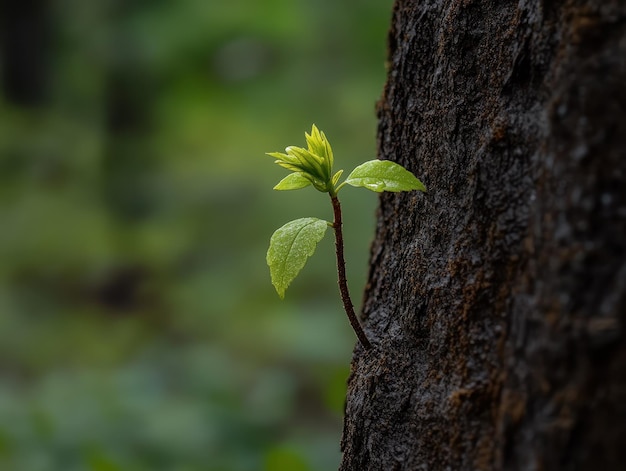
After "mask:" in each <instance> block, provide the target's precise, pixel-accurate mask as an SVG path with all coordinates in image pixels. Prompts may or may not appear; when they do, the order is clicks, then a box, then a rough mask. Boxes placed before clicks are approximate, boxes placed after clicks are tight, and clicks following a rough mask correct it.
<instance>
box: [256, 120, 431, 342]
mask: <svg viewBox="0 0 626 471" xmlns="http://www.w3.org/2000/svg"><path fill="white" fill-rule="evenodd" d="M304 135H305V137H306V142H307V149H304V148H302V147H294V146H289V147H287V148H286V149H285V153H284V154H283V153H281V152H269V153H268V154H267V155H269V156H272V157H275V158H276V159H277V160H276V162H275V163H277V164H278V165H280V166H281V167H284V168H286V169H287V170H290V171H291V172H292V173H290V174H289V175H287V176H286V177H285V178H283V179H282V180H281V181H280V182H279V183H278V185H276V186H275V187H274V189H275V190H299V189H301V188H306V187H307V186H313V187H314V188H315V189H316V190H318V191H321V192H322V193H328V194H329V196H330V200H331V203H332V207H333V213H334V220H333V222H332V223H331V222H328V221H325V220H323V219H317V218H301V219H296V220H294V221H291V222H288V223H287V224H285V225H284V226H283V227H281V228H280V229H278V230H276V232H274V234H273V235H272V238H271V240H270V247H269V249H268V251H267V264H268V266H269V267H270V275H271V277H272V284H273V285H274V287H275V288H276V292H277V293H278V295H279V296H280V297H281V298H284V297H285V291H286V290H287V287H288V286H289V285H290V284H291V282H292V281H293V280H294V279H295V278H296V276H297V275H298V273H299V272H300V270H302V268H303V267H304V265H305V263H306V261H307V259H308V257H310V256H311V255H313V253H314V252H315V248H316V246H317V244H318V242H319V241H320V240H322V239H323V238H324V234H325V233H326V229H327V228H329V227H332V228H333V230H334V231H335V251H336V254H337V274H338V278H339V292H340V293H341V300H342V302H343V307H344V309H345V311H346V314H347V315H348V319H349V320H350V324H351V325H352V328H353V329H354V332H355V334H356V336H357V337H358V339H359V341H360V342H361V344H362V345H363V346H364V347H365V348H366V349H370V348H371V347H372V345H371V343H370V341H369V340H368V338H367V336H366V335H365V332H363V329H362V327H361V325H360V324H359V321H358V319H357V316H356V314H355V313H354V306H353V304H352V300H351V299H350V292H349V291H348V281H347V280H346V262H345V260H344V255H343V232H342V221H341V205H340V203H339V199H338V198H337V193H339V190H341V189H342V188H343V187H344V186H346V185H350V186H355V187H362V188H367V189H368V190H371V191H375V192H377V193H380V192H383V191H394V192H397V191H411V190H419V191H426V187H425V186H424V184H423V183H422V182H421V181H419V180H418V179H417V178H416V177H415V175H413V174H412V173H411V172H409V171H408V170H407V169H405V168H404V167H402V166H401V165H398V164H397V163H394V162H391V161H388V160H370V161H368V162H365V163H363V164H361V165H359V166H357V167H356V168H355V169H354V170H353V171H352V172H351V173H350V175H348V177H347V178H346V179H345V180H344V181H343V182H342V183H339V179H340V178H341V175H342V173H343V170H339V171H337V172H336V173H333V163H334V158H333V150H332V148H331V147H330V143H329V142H328V139H326V136H325V135H324V133H323V132H321V131H320V130H319V129H317V127H316V126H315V125H313V127H312V129H311V134H307V133H305V134H304Z"/></svg>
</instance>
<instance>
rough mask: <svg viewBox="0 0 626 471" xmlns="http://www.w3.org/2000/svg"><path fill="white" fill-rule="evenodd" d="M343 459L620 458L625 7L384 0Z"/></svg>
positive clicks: (426, 464) (624, 358)
mask: <svg viewBox="0 0 626 471" xmlns="http://www.w3.org/2000/svg"><path fill="white" fill-rule="evenodd" d="M378 115H379V130H378V144H379V157H380V158H381V159H389V160H393V161H396V162H398V163H400V164H402V165H404V166H406V167H407V168H408V169H409V170H411V171H412V172H414V173H415V174H416V175H417V176H418V177H419V178H420V179H422V181H424V182H425V184H426V186H427V187H428V190H429V191H428V193H427V194H422V193H419V192H412V193H400V194H382V196H381V198H380V206H379V210H378V224H377V230H376V238H375V240H374V242H373V245H372V252H371V271H370V274H369V279H368V284H367V286H366V290H365V298H364V305H363V312H362V317H363V319H364V324H365V327H366V330H367V332H368V337H369V338H370V340H371V341H372V344H373V345H374V348H373V349H372V350H370V351H365V350H364V349H362V348H361V347H360V346H358V345H357V347H356V349H355V353H354V357H353V363H352V373H351V375H350V378H349V382H348V398H347V405H346V416H345V423H344V434H343V438H342V449H343V452H344V455H343V460H342V463H341V467H340V469H341V470H343V471H365V470H384V471H391V470H443V469H449V470H457V469H458V470H586V469H594V470H617V469H620V470H621V469H625V467H626V337H625V334H624V329H625V328H626V325H625V323H626V186H625V182H626V178H625V176H626V155H625V148H626V4H625V2H624V1H618V0H580V1H558V0H543V1H541V0H521V1H519V2H501V1H497V0H492V1H488V0H475V1H472V0H463V1H462V0H426V1H419V2H418V1H416V0H397V1H396V4H395V6H394V12H393V17H392V23H391V30H390V34H389V71H388V79H387V84H386V86H385V90H384V93H383V96H382V98H381V101H380V103H379V106H378Z"/></svg>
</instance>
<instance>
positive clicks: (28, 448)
mask: <svg viewBox="0 0 626 471" xmlns="http://www.w3.org/2000/svg"><path fill="white" fill-rule="evenodd" d="M391 3H392V2H391V0H384V1H380V0H351V1H340V2H337V1H335V0H315V1H313V0H265V1H253V0H229V1H226V2H218V1H210V0H209V1H207V0H176V1H173V0H170V1H167V0H151V1H148V0H126V1H122V0H90V1H88V2H85V1H79V0H49V1H46V0H28V1H20V2H18V1H14V2H10V1H8V2H3V5H2V7H0V8H1V9H2V10H1V15H0V21H1V28H0V54H1V55H0V59H1V64H2V65H1V70H0V72H1V87H2V89H1V91H2V93H1V96H0V106H1V113H0V224H1V226H0V227H1V231H0V262H1V263H0V469H2V470H7V471H83V470H87V471H159V470H168V471H169V470H171V471H200V470H202V471H206V470H219V471H240V470H241V471H244V470H272V471H274V470H277V471H280V470H284V471H307V470H312V471H313V470H320V471H321V470H324V471H326V470H330V469H337V466H338V463H339V458H340V452H339V440H340V435H341V425H342V413H343V401H344V394H345V387H346V386H345V381H346V378H347V375H348V372H349V364H350V359H351V351H352V347H353V346H354V343H355V338H354V335H353V333H352V331H351V330H350V327H349V324H348V321H347V319H346V317H345V314H344V313H343V310H342V308H341V303H340V299H339V294H338V290H337V285H336V275H335V265H334V263H335V261H334V254H333V246H332V237H327V238H326V240H324V241H323V242H322V243H321V244H320V247H319V249H318V250H319V252H318V253H317V254H316V256H315V257H313V258H312V259H311V260H310V262H309V264H308V265H307V267H305V269H304V271H303V273H302V275H301V276H300V277H299V278H298V279H297V280H296V281H295V282H294V284H293V285H292V287H291V288H290V290H289V292H288V293H287V298H286V300H285V301H282V302H281V301H280V300H279V299H278V296H277V295H276V293H275V292H274V290H273V288H272V286H271V284H270V280H269V273H268V269H267V266H266V265H265V252H266V250H267V245H268V241H269V237H270V235H271V233H272V232H273V230H274V229H276V228H277V227H279V226H281V225H282V224H284V223H285V222H287V221H288V220H290V219H293V218H297V217H305V216H316V217H322V218H326V219H331V218H332V212H331V208H330V204H329V201H328V198H327V197H326V195H322V194H320V193H317V192H315V191H314V190H311V189H307V190H304V191H299V192H293V193H279V192H274V191H272V187H273V186H274V184H275V183H277V182H278V181H279V180H280V179H281V178H282V177H283V176H284V175H285V174H286V172H285V171H284V170H282V169H281V168H279V167H278V166H276V165H273V164H272V162H273V159H272V158H270V157H268V156H265V155H264V153H265V152H269V151H282V150H283V149H284V147H285V146H287V145H300V146H302V145H304V143H305V142H304V132H305V131H309V130H310V128H311V124H312V123H315V124H317V125H318V126H319V127H320V128H321V129H322V130H324V131H325V132H326V134H327V136H328V138H329V139H330V142H331V143H332V145H333V148H334V150H335V156H336V161H337V164H336V165H337V168H345V169H346V170H350V169H351V168H352V167H354V166H355V165H356V164H358V163H360V162H362V161H364V160H367V159H372V158H375V148H376V144H375V125H376V123H375V112H374V104H375V101H376V100H377V99H378V97H379V95H380V93H381V90H382V86H383V83H384V79H385V69H384V60H385V43H386V30H387V27H388V22H389V18H390V14H391ZM343 195H344V198H343V199H344V206H345V216H344V218H345V225H346V227H345V237H346V242H347V244H348V247H347V262H348V276H349V280H350V283H351V288H352V291H353V297H354V298H355V302H358V301H360V298H361V291H362V289H363V283H364V281H365V276H366V271H367V262H368V256H369V253H368V248H369V242H370V239H371V238H372V236H373V230H374V227H373V225H374V212H375V207H376V196H375V195H373V194H371V193H370V192H366V191H359V190H346V191H345V193H343Z"/></svg>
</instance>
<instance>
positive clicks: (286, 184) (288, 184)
mask: <svg viewBox="0 0 626 471" xmlns="http://www.w3.org/2000/svg"><path fill="white" fill-rule="evenodd" d="M310 184H311V180H309V179H308V178H307V177H305V176H304V175H303V174H302V173H301V172H295V173H290V174H289V175H287V176H286V177H285V178H283V179H282V180H281V181H279V182H278V184H277V185H276V186H275V187H274V189H275V190H299V189H300V188H304V187H307V186H309V185H310Z"/></svg>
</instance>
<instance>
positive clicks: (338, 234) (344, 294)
mask: <svg viewBox="0 0 626 471" xmlns="http://www.w3.org/2000/svg"><path fill="white" fill-rule="evenodd" d="M330 199H331V201H332V203H333V212H334V214H335V220H334V221H333V229H334V230H335V252H336V253H337V275H338V278H339V292H340V293H341V300H342V302H343V308H344V309H345V311H346V314H347V315H348V320H349V321H350V325H352V329H353V330H354V333H355V334H356V336H357V337H358V338H359V341H360V342H361V344H362V345H363V346H364V347H365V348H366V349H367V350H369V349H371V348H372V344H371V343H370V341H369V340H368V338H367V336H366V335H365V332H364V331H363V328H362V327H361V324H359V320H358V318H357V317H356V314H355V313H354V306H353V304H352V300H351V299H350V292H349V291H348V280H347V279H346V262H345V260H344V257H343V230H342V227H341V226H342V221H341V204H339V199H338V198H337V196H336V195H332V194H331V195H330Z"/></svg>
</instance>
